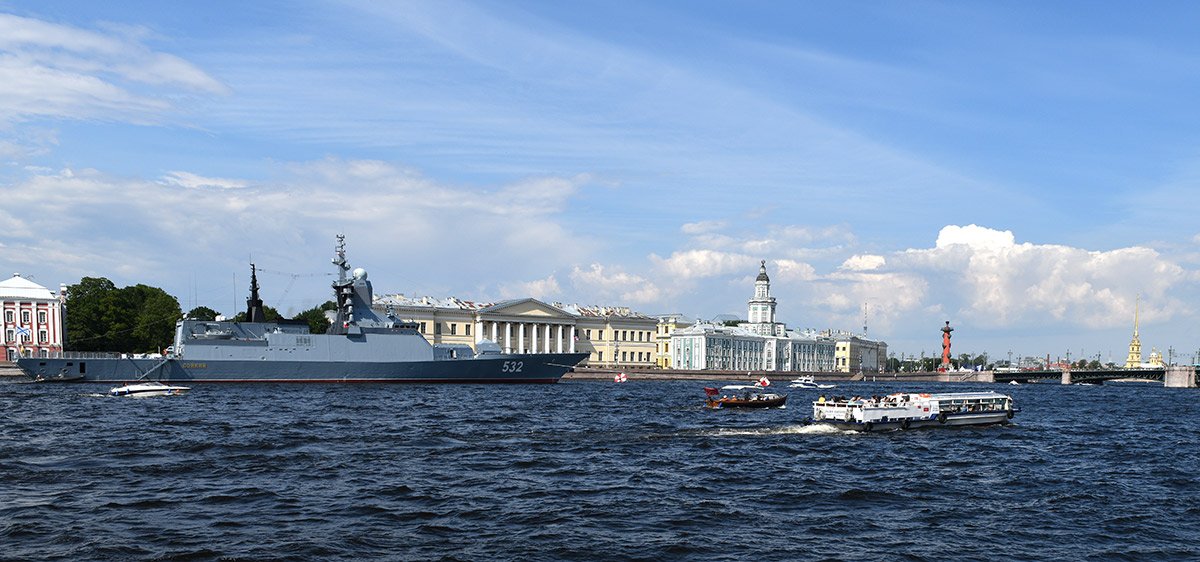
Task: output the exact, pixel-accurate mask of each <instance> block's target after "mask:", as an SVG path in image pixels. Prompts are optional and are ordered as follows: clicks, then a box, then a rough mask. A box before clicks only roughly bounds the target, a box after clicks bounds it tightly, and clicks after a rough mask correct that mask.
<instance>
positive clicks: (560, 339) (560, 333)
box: [558, 324, 563, 353]
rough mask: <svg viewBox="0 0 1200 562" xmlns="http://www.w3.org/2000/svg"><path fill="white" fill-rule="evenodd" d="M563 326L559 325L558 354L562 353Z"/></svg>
mask: <svg viewBox="0 0 1200 562" xmlns="http://www.w3.org/2000/svg"><path fill="white" fill-rule="evenodd" d="M562 340H563V325H562V324H559V325H558V353H562Z"/></svg>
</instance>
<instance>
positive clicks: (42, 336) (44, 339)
mask: <svg viewBox="0 0 1200 562" xmlns="http://www.w3.org/2000/svg"><path fill="white" fill-rule="evenodd" d="M49 341H50V338H48V337H46V330H38V343H47V342H49Z"/></svg>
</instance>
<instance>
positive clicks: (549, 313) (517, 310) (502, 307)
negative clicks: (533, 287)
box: [479, 299, 574, 319]
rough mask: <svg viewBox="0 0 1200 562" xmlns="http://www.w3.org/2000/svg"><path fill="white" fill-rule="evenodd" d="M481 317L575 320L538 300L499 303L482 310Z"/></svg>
mask: <svg viewBox="0 0 1200 562" xmlns="http://www.w3.org/2000/svg"><path fill="white" fill-rule="evenodd" d="M479 314H480V316H483V317H485V318H486V317H488V316H521V317H526V318H564V319H565V318H574V316H572V315H571V314H568V313H567V312H566V311H564V310H562V309H561V308H558V307H556V306H552V305H549V304H546V303H544V302H542V301H539V300H537V299H520V300H512V301H505V302H498V303H496V304H494V305H492V306H489V307H487V308H484V309H481V310H480V311H479Z"/></svg>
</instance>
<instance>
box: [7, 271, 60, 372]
mask: <svg viewBox="0 0 1200 562" xmlns="http://www.w3.org/2000/svg"><path fill="white" fill-rule="evenodd" d="M62 293H65V291H60V295H55V294H54V292H53V291H51V290H50V289H47V288H45V287H43V286H41V285H38V284H37V283H34V282H33V281H30V280H28V279H25V278H23V277H21V274H19V273H14V274H13V276H12V277H10V278H9V279H6V280H4V281H0V349H3V350H4V355H3V358H4V359H7V360H8V361H15V360H16V358H17V356H18V355H19V354H24V355H25V356H26V357H49V356H50V355H51V354H55V353H59V352H61V351H62V350H63V306H62V299H63V298H65V295H64V294H62Z"/></svg>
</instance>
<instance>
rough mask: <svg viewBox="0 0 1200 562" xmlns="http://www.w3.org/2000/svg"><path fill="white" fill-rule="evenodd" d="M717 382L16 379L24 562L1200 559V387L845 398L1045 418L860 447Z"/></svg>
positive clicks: (4, 537)
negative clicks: (131, 393) (173, 386)
mask: <svg viewBox="0 0 1200 562" xmlns="http://www.w3.org/2000/svg"><path fill="white" fill-rule="evenodd" d="M710 384H711V383H710ZM704 385H705V384H704V383H701V382H638V381H631V382H629V383H626V384H622V385H617V384H613V383H598V382H564V383H560V384H558V385H546V386H471V385H446V386H406V385H384V386H369V385H273V386H258V385H207V386H197V387H196V388H194V389H193V390H192V392H191V393H190V394H189V395H187V396H183V397H171V398H148V399H128V398H109V397H106V396H103V395H102V394H101V393H103V392H105V391H106V390H107V388H108V387H107V386H100V385H59V386H55V385H32V384H14V383H11V382H0V559H37V560H84V559H120V560H126V559H188V560H216V559H288V560H295V559H310V560H351V559H359V558H370V559H394V560H424V559H446V560H456V559H457V560H492V559H519V560H598V559H631V560H632V559H637V560H672V559H681V560H700V559H703V560H804V559H843V560H964V559H978V560H984V559H987V560H996V559H1002V558H1007V559H1027V560H1048V559H1058V560H1084V559H1095V560H1178V559H1188V558H1190V559H1196V558H1200V481H1198V473H1197V471H1198V470H1200V431H1198V430H1200V391H1198V390H1185V389H1165V388H1162V387H1161V386H1152V385H1109V386H1104V387H1080V386H1060V385H1057V384H1043V385H1024V386H1019V387H1017V386H1003V387H1001V386H1000V385H996V386H994V387H982V386H974V385H963V384H958V385H935V384H928V385H922V386H920V387H917V386H915V385H909V386H906V387H894V386H889V385H885V384H883V383H878V384H870V383H855V384H846V385H841V387H840V388H839V389H838V392H839V393H844V394H878V393H884V392H891V391H895V390H907V391H914V390H917V389H918V388H920V389H924V390H949V391H955V390H957V391H966V390H979V389H985V388H994V389H997V390H999V391H1001V392H1006V393H1009V394H1011V395H1013V397H1014V398H1015V400H1016V403H1017V405H1018V406H1019V407H1021V408H1022V409H1023V411H1022V412H1021V413H1020V414H1018V416H1017V418H1016V419H1015V422H1016V423H1015V424H1014V425H1012V426H1007V427H999V426H996V427H987V428H937V429H924V430H913V431H907V432H900V431H896V432H888V433H873V434H855V433H849V432H841V431H836V430H826V429H819V428H813V427H804V426H801V425H800V424H799V423H798V422H799V420H801V419H802V418H804V417H805V416H807V415H809V414H811V407H810V406H809V405H808V401H809V400H811V399H813V398H815V397H816V396H817V393H818V392H819V391H816V390H799V389H790V390H789V392H790V394H791V398H790V402H791V404H790V407H789V408H787V409H782V410H770V411H733V410H730V411H709V410H706V409H704V408H702V407H701V406H700V404H701V402H702V399H703V392H702V390H701V389H702V387H703V386H704Z"/></svg>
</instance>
